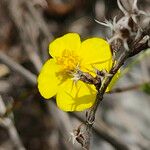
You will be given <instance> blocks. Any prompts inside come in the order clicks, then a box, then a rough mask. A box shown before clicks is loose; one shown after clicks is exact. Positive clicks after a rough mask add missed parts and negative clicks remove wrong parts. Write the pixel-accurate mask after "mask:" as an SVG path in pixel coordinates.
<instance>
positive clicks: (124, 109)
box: [0, 0, 150, 150]
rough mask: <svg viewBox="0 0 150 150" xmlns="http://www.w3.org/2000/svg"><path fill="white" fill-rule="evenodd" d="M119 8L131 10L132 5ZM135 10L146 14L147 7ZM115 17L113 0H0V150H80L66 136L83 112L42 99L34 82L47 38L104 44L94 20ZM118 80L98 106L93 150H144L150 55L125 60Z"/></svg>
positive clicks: (105, 32)
mask: <svg viewBox="0 0 150 150" xmlns="http://www.w3.org/2000/svg"><path fill="white" fill-rule="evenodd" d="M122 3H123V4H124V5H125V7H126V9H128V10H130V6H131V4H132V3H133V1H132V0H130V1H129V0H123V1H122ZM138 7H139V8H140V9H141V10H144V11H145V12H147V13H148V12H150V1H149V0H139V1H138ZM122 15H123V14H122V12H121V11H120V10H119V9H118V6H117V2H116V0H0V150H25V149H26V150H80V149H82V148H81V146H80V145H79V144H78V143H77V142H75V143H74V144H73V141H74V137H73V136H72V132H73V131H74V129H76V128H77V127H78V126H79V125H80V124H81V122H82V121H83V120H84V119H85V112H80V113H79V112H78V113H65V112H62V111H61V110H59V109H58V108H57V107H56V106H55V101H54V100H52V101H51V100H49V101H47V100H44V99H43V98H42V97H41V96H40V94H39V92H38V89H37V85H36V77H37V75H38V72H39V71H40V69H41V66H42V64H43V63H44V62H45V61H46V60H47V59H48V58H49V57H50V56H49V54H48V45H49V43H50V42H51V41H52V40H53V39H55V38H56V37H58V36H61V35H63V34H66V33H68V32H77V33H79V34H80V35H81V37H82V39H86V38H88V37H93V36H98V37H103V38H105V39H106V38H109V36H110V30H109V28H106V27H104V26H102V25H100V24H98V23H96V22H95V21H94V19H97V20H99V21H102V22H103V21H105V19H108V20H112V19H113V18H114V17H115V16H117V19H119V18H120V17H121V16H122ZM143 23H146V21H145V22H143ZM122 74H123V76H122V77H121V78H120V79H119V81H118V82H117V84H116V85H115V87H114V89H113V90H112V92H111V93H109V94H106V95H105V97H104V101H103V102H102V103H101V106H99V109H98V112H97V115H96V123H95V126H94V130H93V135H92V138H91V140H92V141H91V149H92V150H99V149H101V150H114V149H117V150H150V50H145V51H144V52H142V53H140V54H138V55H137V56H135V57H134V58H131V59H130V60H128V62H127V63H126V64H125V67H124V68H123V69H122ZM115 89H116V90H115Z"/></svg>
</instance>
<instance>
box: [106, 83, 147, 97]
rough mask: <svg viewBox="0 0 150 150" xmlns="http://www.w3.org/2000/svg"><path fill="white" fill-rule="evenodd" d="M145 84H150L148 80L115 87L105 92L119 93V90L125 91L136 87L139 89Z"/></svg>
mask: <svg viewBox="0 0 150 150" xmlns="http://www.w3.org/2000/svg"><path fill="white" fill-rule="evenodd" d="M145 84H150V82H145V83H141V84H136V85H132V86H127V87H118V88H115V89H113V90H111V91H109V92H107V93H108V94H113V93H121V92H126V91H131V90H137V89H140V88H141V87H142V86H144V85H145Z"/></svg>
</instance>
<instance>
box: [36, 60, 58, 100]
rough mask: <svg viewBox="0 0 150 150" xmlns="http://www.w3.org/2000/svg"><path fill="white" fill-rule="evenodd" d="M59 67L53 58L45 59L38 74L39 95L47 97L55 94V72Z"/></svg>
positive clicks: (56, 85) (56, 86) (56, 83)
mask: <svg viewBox="0 0 150 150" xmlns="http://www.w3.org/2000/svg"><path fill="white" fill-rule="evenodd" d="M58 70H59V68H58V65H56V64H55V61H54V59H49V60H48V61H46V63H45V64H44V66H43V67H42V69H41V72H40V74H39V76H38V88H39V91H40V93H41V95H42V96H43V97H44V98H46V99H48V98H51V97H53V96H54V95H56V92H57V89H58V83H59V80H58V77H57V72H58Z"/></svg>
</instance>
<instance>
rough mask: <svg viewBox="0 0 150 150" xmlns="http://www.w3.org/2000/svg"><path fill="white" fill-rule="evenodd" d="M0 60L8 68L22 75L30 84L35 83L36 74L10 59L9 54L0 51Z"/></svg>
mask: <svg viewBox="0 0 150 150" xmlns="http://www.w3.org/2000/svg"><path fill="white" fill-rule="evenodd" d="M0 61H1V62H3V63H4V64H6V65H7V66H8V67H10V69H12V70H14V71H16V72H17V73H19V74H20V75H21V76H23V77H24V78H25V79H26V80H28V81H29V83H31V84H32V85H35V84H36V75H34V74H33V73H31V72H30V71H28V70H27V69H25V68H24V67H22V66H21V65H20V64H18V63H17V62H15V61H14V60H12V59H11V58H10V57H9V56H7V55H6V54H4V53H3V52H1V51H0Z"/></svg>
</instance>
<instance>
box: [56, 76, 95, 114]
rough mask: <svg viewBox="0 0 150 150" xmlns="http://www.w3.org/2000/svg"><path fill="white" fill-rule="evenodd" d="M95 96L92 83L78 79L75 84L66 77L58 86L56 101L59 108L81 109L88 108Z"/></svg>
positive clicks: (65, 109) (66, 109)
mask: <svg viewBox="0 0 150 150" xmlns="http://www.w3.org/2000/svg"><path fill="white" fill-rule="evenodd" d="M95 97H96V90H95V87H94V86H93V85H88V84H85V83H84V82H82V81H78V82H77V83H76V84H75V83H74V82H73V81H72V80H71V79H68V80H66V81H65V82H64V84H62V86H61V87H60V89H59V91H58V93H57V97H56V101H57V105H58V107H59V108H60V109H62V110H64V111H83V110H85V109H87V108H90V107H91V106H92V105H93V104H94V102H95Z"/></svg>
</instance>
